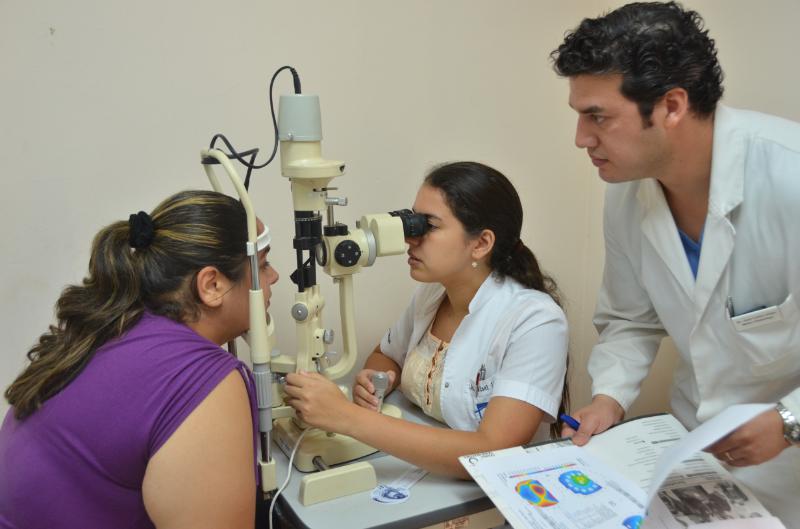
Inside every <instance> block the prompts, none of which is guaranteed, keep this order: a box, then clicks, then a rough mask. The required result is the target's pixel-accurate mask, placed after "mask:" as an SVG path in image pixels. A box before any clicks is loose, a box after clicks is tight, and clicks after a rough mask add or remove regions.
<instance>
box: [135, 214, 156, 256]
mask: <svg viewBox="0 0 800 529" xmlns="http://www.w3.org/2000/svg"><path fill="white" fill-rule="evenodd" d="M128 228H129V230H130V236H129V238H128V242H129V244H130V245H131V248H136V249H137V250H139V249H141V248H147V247H148V246H150V243H152V242H153V239H155V237H156V225H155V223H154V222H153V219H151V218H150V215H148V214H147V213H145V212H144V211H140V212H139V213H135V214H133V215H131V216H130V217H128Z"/></svg>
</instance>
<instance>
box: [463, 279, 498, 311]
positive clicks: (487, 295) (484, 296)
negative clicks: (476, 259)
mask: <svg viewBox="0 0 800 529" xmlns="http://www.w3.org/2000/svg"><path fill="white" fill-rule="evenodd" d="M503 282H504V280H503V278H502V277H500V276H498V275H497V274H496V273H495V272H492V273H491V274H489V275H488V276H487V277H486V279H484V280H483V283H482V284H481V286H480V288H478V291H477V292H475V295H474V296H472V301H470V302H469V313H470V314H473V313H475V312H477V311H478V310H480V308H481V307H483V306H484V305H486V303H488V302H489V300H490V299H492V297H493V296H494V292H495V291H496V290H497V289H498V288H500V286H501V285H502V284H503Z"/></svg>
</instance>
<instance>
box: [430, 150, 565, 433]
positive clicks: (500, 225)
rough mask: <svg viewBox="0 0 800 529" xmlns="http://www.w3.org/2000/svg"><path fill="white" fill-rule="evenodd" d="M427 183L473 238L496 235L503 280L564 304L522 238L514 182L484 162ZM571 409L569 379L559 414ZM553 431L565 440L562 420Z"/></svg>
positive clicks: (446, 171)
mask: <svg viewBox="0 0 800 529" xmlns="http://www.w3.org/2000/svg"><path fill="white" fill-rule="evenodd" d="M425 184H426V185H429V186H431V187H433V188H436V189H439V190H440V191H441V192H442V193H443V194H444V198H445V201H446V202H447V205H448V207H449V208H450V210H451V211H452V212H453V215H455V217H456V218H457V219H458V220H459V221H460V222H461V224H462V225H463V226H464V229H465V230H466V232H467V234H468V235H469V236H472V237H475V236H477V235H478V234H480V232H481V231H482V230H487V229H488V230H492V232H494V236H495V242H494V248H493V249H492V254H491V258H490V262H489V265H490V266H491V268H492V270H493V271H494V272H495V273H496V274H497V275H499V276H501V277H511V278H512V279H514V280H516V281H517V282H518V283H520V284H521V285H522V286H524V287H526V288H532V289H534V290H539V291H540V292H544V293H546V294H549V295H550V297H552V298H553V300H554V301H555V302H556V303H557V304H558V305H559V306H560V305H561V298H560V296H559V293H558V287H557V286H556V283H555V281H553V279H552V278H551V277H549V276H547V275H545V274H544V273H543V272H542V270H541V268H540V267H539V261H537V260H536V256H534V255H533V252H531V250H530V249H529V248H528V247H527V246H525V244H524V243H523V242H522V240H521V239H520V233H521V232H522V203H521V202H520V200H519V195H518V194H517V191H516V189H514V186H513V184H512V183H511V182H510V181H509V180H508V178H506V177H505V176H504V175H503V174H502V173H501V172H499V171H497V170H496V169H492V168H491V167H489V166H487V165H483V164H481V163H478V162H454V163H448V164H444V165H440V166H439V167H436V168H435V169H433V171H431V172H430V174H428V176H427V177H425ZM567 364H569V361H568V362H567ZM567 409H569V387H568V385H567V380H566V378H565V379H564V389H563V391H562V395H561V406H560V407H559V410H558V414H559V415H561V414H562V413H565V412H566V410H567ZM550 432H551V434H552V435H553V436H558V435H559V433H560V419H558V418H556V423H554V424H553V425H552V426H551V428H550Z"/></svg>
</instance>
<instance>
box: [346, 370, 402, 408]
mask: <svg viewBox="0 0 800 529" xmlns="http://www.w3.org/2000/svg"><path fill="white" fill-rule="evenodd" d="M377 372H378V371H376V370H375V369H362V370H361V371H359V372H358V374H357V375H356V378H355V380H354V381H353V402H355V403H356V404H358V405H359V406H362V407H364V408H367V409H370V410H375V411H378V398H377V397H376V396H375V386H374V385H373V384H372V375H374V374H375V373H377ZM386 373H387V374H388V375H389V388H392V387H394V377H395V373H394V371H391V370H388V371H386ZM387 393H388V391H387Z"/></svg>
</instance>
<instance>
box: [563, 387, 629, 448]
mask: <svg viewBox="0 0 800 529" xmlns="http://www.w3.org/2000/svg"><path fill="white" fill-rule="evenodd" d="M624 415H625V410H623V409H622V406H620V405H619V403H618V402H617V401H616V400H614V399H612V398H611V397H609V396H607V395H595V397H594V398H593V399H592V403H591V404H589V405H588V406H586V407H584V408H581V409H579V410H578V411H576V412H575V413H573V414H572V416H573V417H574V418H575V419H576V420H577V421H578V422H579V423H581V427H580V428H578V431H577V432H576V431H575V430H573V429H572V428H570V427H569V426H567V425H566V424H565V425H564V426H563V427H562V428H561V436H562V437H571V438H572V442H573V443H575V444H576V445H578V446H583V445H585V444H586V443H588V442H589V439H590V438H591V437H592V436H593V435H594V434H598V433H601V432H604V431H606V430H608V429H609V428H610V427H612V426H613V425H614V424H616V423H618V422H619V421H621V420H622V417H623V416H624Z"/></svg>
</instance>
